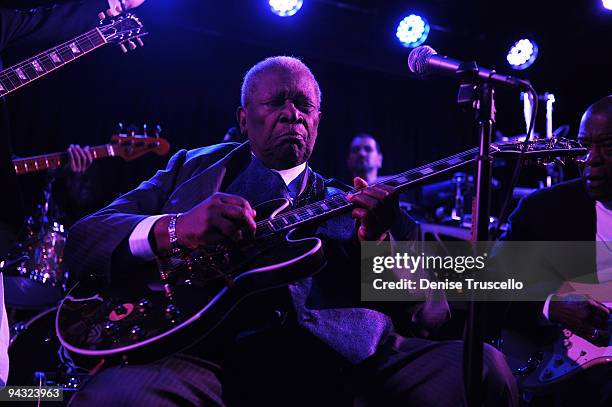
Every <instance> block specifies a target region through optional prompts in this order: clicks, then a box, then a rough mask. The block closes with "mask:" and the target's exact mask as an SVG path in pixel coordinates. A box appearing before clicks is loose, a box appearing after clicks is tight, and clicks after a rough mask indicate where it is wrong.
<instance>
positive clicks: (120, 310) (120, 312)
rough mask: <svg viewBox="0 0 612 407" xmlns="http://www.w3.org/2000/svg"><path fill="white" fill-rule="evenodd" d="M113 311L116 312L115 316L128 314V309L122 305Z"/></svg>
mask: <svg viewBox="0 0 612 407" xmlns="http://www.w3.org/2000/svg"><path fill="white" fill-rule="evenodd" d="M113 311H115V314H117V315H125V314H127V312H128V309H127V308H126V307H125V306H124V305H123V304H121V305H117V306H116V307H115V308H113Z"/></svg>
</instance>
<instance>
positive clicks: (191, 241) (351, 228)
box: [66, 57, 516, 406]
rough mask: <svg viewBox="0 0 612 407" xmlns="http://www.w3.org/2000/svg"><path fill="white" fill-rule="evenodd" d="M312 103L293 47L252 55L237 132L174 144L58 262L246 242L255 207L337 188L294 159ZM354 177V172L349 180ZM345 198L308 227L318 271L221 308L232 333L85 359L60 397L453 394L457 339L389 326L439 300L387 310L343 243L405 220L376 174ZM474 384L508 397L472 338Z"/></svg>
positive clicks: (435, 310)
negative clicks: (123, 356) (101, 363)
mask: <svg viewBox="0 0 612 407" xmlns="http://www.w3.org/2000/svg"><path fill="white" fill-rule="evenodd" d="M320 103H321V91H320V89H319V86H318V83H317V81H316V80H315V78H314V76H313V74H312V73H311V71H310V70H309V69H308V67H306V65H304V64H303V63H302V62H301V61H299V60H298V59H295V58H291V57H273V58H268V59H266V60H264V61H262V62H260V63H258V64H256V65H255V66H254V67H253V68H251V69H250V70H249V71H248V72H247V74H246V76H245V79H244V82H243V87H242V97H241V107H240V108H239V109H238V121H239V125H240V130H241V132H242V133H243V134H246V135H247V136H248V139H249V141H248V142H247V143H244V144H242V145H239V144H235V143H227V144H220V145H216V146H210V147H204V148H200V149H196V150H193V151H185V150H182V151H179V152H178V153H177V154H176V155H175V156H174V157H172V158H171V160H170V162H169V164H168V166H167V168H166V169H165V170H162V171H159V172H158V173H157V174H156V175H155V176H154V177H153V178H152V179H151V180H149V181H146V182H144V183H143V184H141V185H140V187H138V188H137V189H135V190H134V191H131V192H129V193H128V194H126V195H124V196H123V197H121V198H119V199H118V200H116V201H115V202H113V203H112V204H111V205H109V206H108V207H107V208H104V209H102V210H101V211H99V212H97V213H94V214H92V215H90V216H89V217H87V218H85V219H83V220H81V221H80V222H78V223H77V224H76V225H75V226H74V227H73V228H72V229H71V231H70V238H69V242H68V245H67V247H66V261H67V262H68V265H69V267H70V269H71V271H72V272H75V273H77V274H78V275H79V276H80V278H81V279H90V278H94V279H97V280H99V281H105V282H108V281H111V282H117V281H122V280H123V281H127V280H129V279H130V278H137V277H136V276H137V275H138V276H141V275H142V274H139V272H138V270H139V267H141V266H150V265H151V260H153V259H154V257H155V256H165V255H167V254H171V253H176V252H178V251H180V250H181V249H185V248H186V249H197V248H201V247H203V246H208V245H211V244H217V243H227V242H229V241H233V242H242V241H246V240H248V239H251V238H252V237H253V235H254V232H255V229H256V226H255V220H254V219H255V216H256V210H255V209H253V208H254V207H256V205H258V204H260V203H263V202H265V201H268V200H270V199H273V198H287V199H289V200H290V201H291V202H292V205H293V206H294V207H300V206H302V205H304V204H307V203H310V202H314V201H317V200H320V199H322V198H324V197H328V196H330V195H331V194H335V193H338V192H339V191H338V190H336V189H334V188H332V187H331V186H329V185H328V183H327V181H326V180H325V179H323V178H322V177H321V176H320V175H319V174H317V173H316V172H314V171H313V170H312V169H311V168H310V167H309V166H308V160H309V158H310V155H311V153H312V150H313V148H314V145H315V141H316V138H317V129H318V124H319V119H320V116H321V112H320ZM355 187H356V188H362V187H367V183H366V182H365V181H364V180H363V179H360V178H357V179H356V180H355ZM348 199H349V200H350V201H351V202H353V203H354V204H355V207H356V208H355V209H354V210H353V212H352V214H351V215H352V218H351V216H350V215H349V214H347V215H345V216H338V217H335V218H332V219H330V220H328V221H325V222H324V223H322V224H320V225H319V226H318V227H317V229H316V231H315V234H316V235H317V236H318V237H320V238H321V239H322V240H323V242H324V246H325V254H326V258H327V260H328V262H327V266H326V267H325V268H324V269H323V270H321V271H320V272H319V273H317V274H316V275H314V276H312V277H308V278H305V279H302V280H299V281H296V282H294V283H291V284H289V286H288V287H287V288H282V289H280V290H274V291H272V292H269V293H264V294H262V295H258V296H256V297H254V298H253V299H250V300H245V301H247V304H244V303H243V305H242V306H241V307H239V308H238V310H237V313H236V314H237V315H234V319H235V320H237V321H238V325H239V329H238V331H239V332H238V333H237V334H235V335H234V334H231V335H225V336H223V338H224V339H223V340H221V341H217V342H216V344H215V346H212V345H207V346H199V347H196V348H193V349H191V350H189V351H188V352H186V353H181V354H177V355H174V356H171V357H168V358H166V359H163V360H161V361H158V362H154V363H151V364H148V365H140V366H136V365H132V366H122V367H116V368H108V369H105V370H103V371H101V372H100V373H98V374H97V375H96V376H95V377H94V378H93V379H92V381H91V382H90V383H89V384H88V385H87V386H85V388H84V389H83V390H81V391H80V392H79V393H77V395H76V396H75V398H74V399H73V403H74V405H81V404H82V405H85V404H87V405H91V404H97V403H100V404H101V405H130V406H134V405H145V404H154V405H159V404H164V405H174V404H181V405H184V404H194V405H201V404H207V405H208V404H212V405H227V404H229V405H240V404H257V403H267V404H276V403H285V404H291V405H296V404H297V405H312V404H314V403H317V404H321V403H332V402H346V401H347V400H350V401H351V402H353V401H355V402H357V403H368V404H378V405H380V404H383V405H384V404H388V405H389V404H392V405H395V404H402V405H410V404H411V403H412V404H413V405H419V406H434V405H435V406H457V405H459V404H461V402H462V398H463V392H462V385H461V380H458V379H459V378H460V377H461V370H462V365H461V354H462V343H461V342H459V341H454V342H434V341H430V340H427V339H425V338H421V337H411V338H405V337H402V336H400V335H398V334H397V333H396V332H395V325H394V322H395V323H396V324H397V325H404V327H405V328H406V329H409V330H412V331H414V332H430V331H433V330H435V328H436V327H438V326H439V325H440V324H442V323H443V322H444V320H445V319H446V317H447V316H448V308H447V305H446V302H445V301H438V302H433V301H425V302H419V303H413V304H407V305H406V304H401V308H402V309H401V310H400V312H399V313H396V315H395V316H396V318H395V320H393V319H392V317H391V316H389V315H388V314H391V312H389V313H388V314H386V313H384V312H382V311H381V309H380V308H376V307H374V306H373V305H372V308H366V307H365V306H364V304H363V303H361V302H360V299H359V292H360V291H359V277H358V270H359V259H360V254H359V241H360V240H382V239H398V240H402V239H404V240H405V239H408V238H409V237H410V234H411V232H412V230H413V223H412V222H411V220H410V219H409V218H408V217H406V216H405V215H402V214H401V212H400V211H399V207H398V201H397V197H396V196H395V195H394V194H392V193H391V191H390V190H389V189H387V188H386V187H385V186H376V187H369V188H366V189H364V190H363V192H361V193H358V194H350V195H348ZM397 308H400V307H397ZM205 342H207V343H209V344H210V340H209V339H208V338H207V339H205ZM483 380H484V388H485V390H486V393H485V394H483V398H484V399H485V400H486V403H487V405H500V404H501V405H515V404H516V395H515V383H514V379H513V377H512V376H511V374H510V372H509V370H508V367H507V365H506V364H505V361H504V360H503V357H501V356H500V354H499V352H497V351H495V350H494V349H493V348H491V347H488V346H487V347H486V348H485V366H484V371H483Z"/></svg>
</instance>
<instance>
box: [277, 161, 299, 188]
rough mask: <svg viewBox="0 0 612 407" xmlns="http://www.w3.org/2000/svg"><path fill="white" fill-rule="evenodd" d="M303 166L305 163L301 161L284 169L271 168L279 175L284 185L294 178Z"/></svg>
mask: <svg viewBox="0 0 612 407" xmlns="http://www.w3.org/2000/svg"><path fill="white" fill-rule="evenodd" d="M305 168H306V163H302V164H300V165H298V166H295V167H293V168H288V169H286V170H272V171H274V172H277V173H278V174H279V175H280V176H281V178H282V179H283V181H285V185H289V184H290V183H291V181H293V180H294V179H296V178H297V177H298V176H299V175H300V174H301V173H302V172H303V171H304V169H305Z"/></svg>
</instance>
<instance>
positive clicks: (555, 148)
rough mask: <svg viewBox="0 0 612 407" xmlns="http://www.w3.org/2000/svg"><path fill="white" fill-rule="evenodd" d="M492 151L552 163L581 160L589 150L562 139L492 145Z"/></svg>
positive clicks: (576, 143)
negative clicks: (558, 160)
mask: <svg viewBox="0 0 612 407" xmlns="http://www.w3.org/2000/svg"><path fill="white" fill-rule="evenodd" d="M491 151H492V152H493V153H494V154H495V155H497V154H500V155H502V154H508V155H519V154H521V153H522V154H524V155H525V156H526V157H527V158H535V159H537V160H538V162H543V163H546V162H552V161H555V160H556V159H557V158H558V157H563V158H579V157H581V156H583V155H585V154H586V152H587V149H586V148H584V147H583V146H582V145H581V144H580V143H578V142H577V141H574V140H569V139H566V138H562V137H553V138H549V139H536V140H532V141H529V142H528V143H527V146H526V148H525V143H524V142H521V141H515V142H510V143H491Z"/></svg>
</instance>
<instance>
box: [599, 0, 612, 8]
mask: <svg viewBox="0 0 612 407" xmlns="http://www.w3.org/2000/svg"><path fill="white" fill-rule="evenodd" d="M601 2H602V4H603V6H604V8H605V9H607V10H612V0H601Z"/></svg>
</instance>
